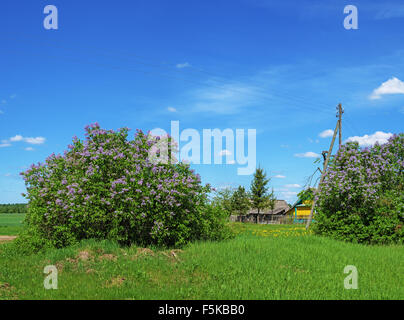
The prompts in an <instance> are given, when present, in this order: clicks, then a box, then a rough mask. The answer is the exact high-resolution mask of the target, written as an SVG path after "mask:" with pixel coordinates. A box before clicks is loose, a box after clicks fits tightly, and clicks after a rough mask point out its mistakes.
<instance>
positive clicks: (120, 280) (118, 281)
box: [105, 276, 126, 288]
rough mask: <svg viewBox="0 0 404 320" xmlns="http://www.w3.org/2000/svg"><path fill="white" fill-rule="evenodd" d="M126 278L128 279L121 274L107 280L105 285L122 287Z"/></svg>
mask: <svg viewBox="0 0 404 320" xmlns="http://www.w3.org/2000/svg"><path fill="white" fill-rule="evenodd" d="M125 280H126V279H125V278H123V277H121V276H117V277H115V278H112V279H111V280H109V281H107V283H106V284H105V286H106V287H107V288H113V287H120V286H122V284H123V283H124V282H125Z"/></svg>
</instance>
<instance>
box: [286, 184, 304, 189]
mask: <svg viewBox="0 0 404 320" xmlns="http://www.w3.org/2000/svg"><path fill="white" fill-rule="evenodd" d="M284 187H285V188H301V187H302V186H301V185H300V184H297V183H292V184H285V185H284Z"/></svg>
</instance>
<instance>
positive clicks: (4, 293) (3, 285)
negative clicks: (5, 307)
mask: <svg viewBox="0 0 404 320" xmlns="http://www.w3.org/2000/svg"><path fill="white" fill-rule="evenodd" d="M15 291H16V289H15V288H14V287H13V286H12V285H10V284H9V283H7V282H0V298H5V299H12V300H17V299H18V296H17V294H16V292H15Z"/></svg>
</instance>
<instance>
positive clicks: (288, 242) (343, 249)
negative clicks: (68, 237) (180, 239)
mask: <svg viewBox="0 0 404 320" xmlns="http://www.w3.org/2000/svg"><path fill="white" fill-rule="evenodd" d="M233 228H234V230H235V232H236V233H237V234H238V235H237V236H236V238H234V239H232V240H227V241H223V242H197V243H193V244H191V245H189V246H187V247H186V248H184V249H183V250H161V249H157V248H154V249H153V248H152V250H151V249H150V248H149V249H147V248H137V247H130V248H121V247H119V246H118V245H117V244H116V243H113V242H109V241H102V242H97V241H93V240H89V241H83V242H82V243H80V245H77V246H74V247H69V248H65V249H59V250H49V251H47V252H44V253H39V254H36V255H31V256H18V255H17V254H16V253H15V252H14V251H13V250H12V244H3V245H1V246H0V298H5V299H13V298H18V299H403V298H404V277H403V274H404V265H403V263H402V261H403V257H404V248H403V247H402V246H386V247H382V246H364V245H357V244H351V243H344V242H338V241H335V240H332V239H327V238H322V237H318V236H315V235H311V234H310V233H307V232H305V230H304V228H303V227H301V226H294V225H292V226H287V225H282V226H276V225H275V226H274V225H247V224H237V223H236V224H233ZM49 264H53V265H56V266H57V268H58V270H59V275H58V284H59V288H58V289H57V290H45V289H44V287H43V280H44V277H45V275H44V274H43V268H44V267H45V266H46V265H49ZM346 265H354V266H356V267H357V270H358V289H357V290H354V289H351V290H347V289H345V288H344V278H345V277H346V276H347V274H344V272H343V271H344V267H345V266H346ZM1 283H3V285H2V284H1ZM2 288H3V289H2Z"/></svg>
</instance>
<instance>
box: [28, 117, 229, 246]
mask: <svg viewBox="0 0 404 320" xmlns="http://www.w3.org/2000/svg"><path fill="white" fill-rule="evenodd" d="M85 130H86V138H85V140H84V141H81V140H79V139H78V138H77V137H75V138H74V140H73V143H72V144H71V145H69V147H68V150H67V151H65V152H64V155H55V154H52V155H51V156H49V157H48V158H47V159H46V161H45V162H44V163H38V164H37V165H32V166H31V168H30V169H28V170H27V171H26V172H23V173H21V174H22V175H23V177H24V180H25V183H26V186H27V194H26V195H25V196H26V198H27V199H28V200H29V206H28V208H29V213H28V215H27V224H28V226H29V228H30V229H31V230H34V231H35V233H36V234H39V235H40V236H41V237H43V238H44V239H47V240H49V241H50V242H51V243H52V245H53V246H56V247H63V246H66V245H70V244H73V243H75V242H77V241H79V240H81V239H88V238H97V239H112V240H117V241H119V242H121V243H124V244H131V243H136V244H141V245H151V244H156V245H164V246H181V245H184V244H186V243H187V242H189V241H192V240H195V239H209V238H221V237H222V236H224V234H225V226H224V222H223V219H222V218H223V217H222V213H221V212H218V211H212V208H210V207H209V205H208V200H207V194H208V192H209V191H210V186H209V185H206V186H203V185H202V184H201V180H200V176H199V175H198V174H195V173H194V171H193V170H191V169H190V168H189V165H186V164H183V163H177V164H170V163H157V164H156V163H155V161H150V160H149V156H148V155H149V151H150V150H151V148H153V147H154V146H155V145H156V144H157V142H158V140H159V139H160V138H159V137H153V136H151V135H150V134H144V133H143V132H142V131H141V130H137V132H136V134H135V137H134V140H131V141H130V140H128V139H127V137H128V131H129V129H128V128H122V129H120V130H118V131H117V132H114V131H113V130H104V129H101V128H100V126H99V125H98V124H97V123H96V124H93V125H90V126H87V127H86V128H85ZM168 140H170V139H169V138H168ZM174 147H175V146H174V144H173V148H174Z"/></svg>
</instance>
